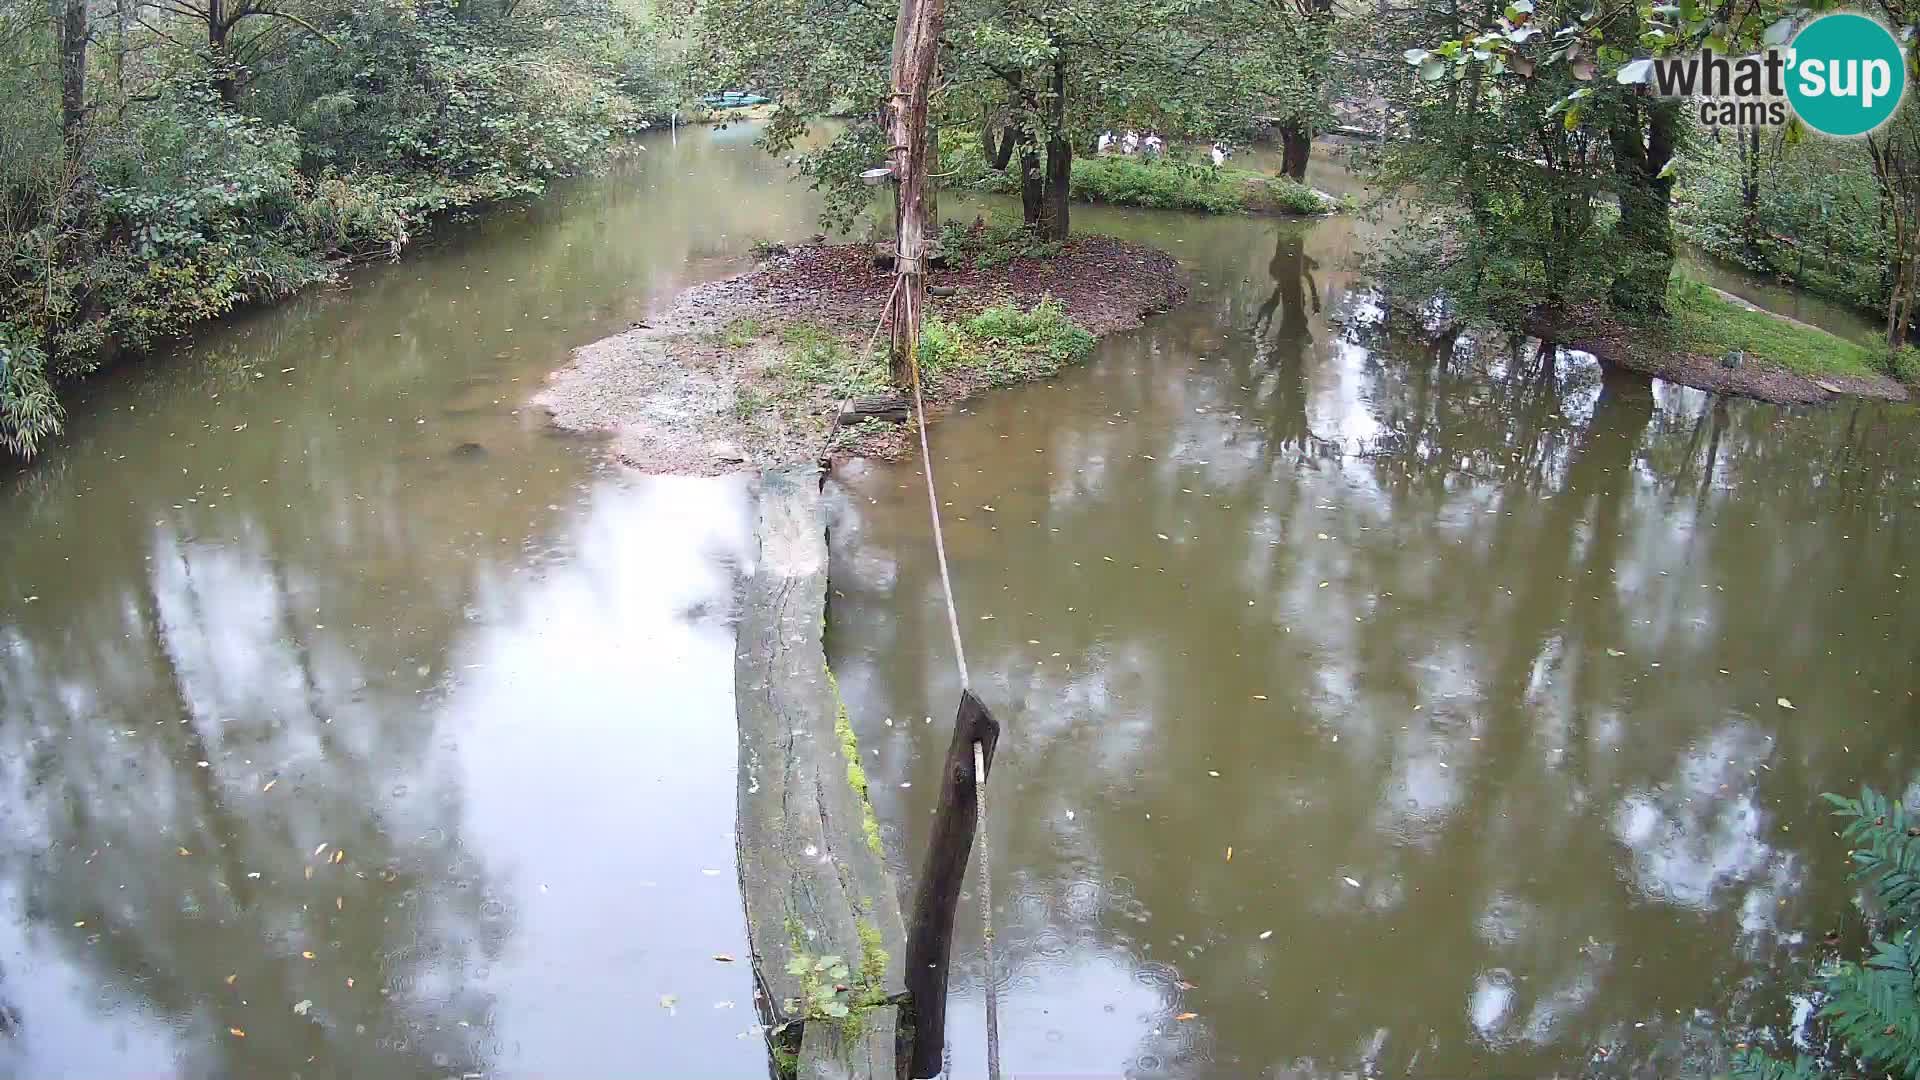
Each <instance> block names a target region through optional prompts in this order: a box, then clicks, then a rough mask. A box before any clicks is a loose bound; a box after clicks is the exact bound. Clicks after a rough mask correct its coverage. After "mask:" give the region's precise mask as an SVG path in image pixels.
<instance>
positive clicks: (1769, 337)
mask: <svg viewBox="0 0 1920 1080" xmlns="http://www.w3.org/2000/svg"><path fill="white" fill-rule="evenodd" d="M1667 306H1668V310H1669V311H1670V312H1671V313H1672V324H1671V328H1670V333H1671V335H1672V339H1673V346H1674V347H1675V348H1677V349H1680V350H1683V351H1686V352H1695V353H1704V354H1707V355H1710V356H1715V357H1720V356H1725V355H1726V354H1727V353H1729V352H1738V353H1741V354H1743V356H1745V357H1755V358H1758V359H1761V360H1767V361H1771V362H1773V363H1775V364H1778V365H1780V366H1781V367H1784V368H1786V369H1787V370H1789V371H1792V372H1795V373H1797V374H1800V375H1805V376H1807V377H1809V378H1825V377H1828V376H1833V375H1843V376H1871V375H1874V374H1898V373H1897V372H1894V371H1892V370H1891V368H1892V364H1891V362H1890V361H1889V360H1888V359H1887V357H1886V354H1885V353H1884V352H1883V351H1882V350H1878V349H1873V348H1869V347H1868V346H1865V345H1860V344H1858V343H1856V342H1852V341H1848V340H1846V339H1845V338H1840V337H1835V336H1834V335H1832V334H1829V333H1827V332H1826V331H1825V330H1821V329H1820V328H1818V327H1814V326H1809V325H1807V324H1805V323H1800V322H1794V321H1792V320H1789V319H1784V318H1781V317H1780V316H1778V315H1775V314H1773V313H1771V312H1767V311H1754V310H1752V309H1750V308H1747V307H1743V306H1742V305H1740V304H1737V303H1734V302H1733V301H1731V300H1728V299H1727V298H1726V297H1724V296H1721V295H1720V294H1719V293H1717V292H1715V291H1714V290H1713V289H1711V288H1709V287H1708V286H1707V285H1705V284H1703V283H1701V282H1699V281H1695V280H1692V279H1690V278H1686V277H1683V276H1682V275H1680V274H1677V273H1676V274H1675V275H1674V276H1673V282H1672V284H1671V285H1670V286H1669V287H1668V289H1667ZM1916 374H1920V373H1916ZM1908 379H1909V381H1911V376H1908Z"/></svg>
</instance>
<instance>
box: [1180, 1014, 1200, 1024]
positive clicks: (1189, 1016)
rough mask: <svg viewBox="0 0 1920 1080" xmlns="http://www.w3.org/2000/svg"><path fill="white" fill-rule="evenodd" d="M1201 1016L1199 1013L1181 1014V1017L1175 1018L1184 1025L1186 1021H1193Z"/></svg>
mask: <svg viewBox="0 0 1920 1080" xmlns="http://www.w3.org/2000/svg"><path fill="white" fill-rule="evenodd" d="M1199 1015H1200V1014H1199V1013H1181V1014H1180V1015H1179V1016H1176V1017H1174V1019H1175V1020H1179V1021H1181V1022H1183V1023H1184V1022H1185V1021H1188V1020H1191V1019H1193V1018H1194V1017H1196V1016H1199Z"/></svg>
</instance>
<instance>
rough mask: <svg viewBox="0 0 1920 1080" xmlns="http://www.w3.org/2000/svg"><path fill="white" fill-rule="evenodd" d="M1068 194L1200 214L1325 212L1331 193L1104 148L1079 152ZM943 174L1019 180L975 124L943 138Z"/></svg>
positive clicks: (952, 178) (952, 182)
mask: <svg viewBox="0 0 1920 1080" xmlns="http://www.w3.org/2000/svg"><path fill="white" fill-rule="evenodd" d="M1072 170H1073V171H1072V173H1071V175H1070V176H1069V178H1068V186H1067V192H1068V196H1069V197H1070V198H1072V199H1073V200H1075V201H1077V202H1093V203H1107V204H1110V205H1113V206H1140V207H1146V208H1148V209H1151V210H1190V211H1194V212H1197V213H1202V214H1255V213H1278V214H1302V215H1306V214H1324V213H1327V212H1329V211H1331V210H1334V209H1335V208H1336V204H1334V203H1333V202H1332V201H1331V200H1329V199H1327V198H1326V197H1324V196H1322V195H1321V194H1320V193H1319V192H1316V191H1314V190H1313V189H1312V188H1310V187H1308V186H1307V185H1305V184H1303V183H1301V182H1300V181H1298V180H1295V179H1293V178H1292V177H1290V176H1271V175H1268V174H1266V173H1262V172H1255V171H1253V170H1251V169H1232V168H1226V167H1224V166H1217V165H1213V164H1211V163H1200V162H1196V161H1191V160H1182V159H1178V158H1159V159H1154V160H1145V159H1140V158H1135V157H1131V156H1121V155H1106V156H1095V157H1083V158H1076V159H1074V162H1073V165H1072ZM940 174H941V177H942V182H943V183H944V184H945V185H946V186H948V187H953V188H959V189H963V190H972V191H984V192H989V193H992V194H996V195H1019V194H1020V180H1019V178H1018V177H1016V176H1013V175H1011V174H1009V173H1008V172H1007V171H1005V170H1003V169H996V168H994V167H993V166H992V164H991V163H990V162H989V161H988V160H987V158H986V155H985V153H984V152H983V151H982V150H981V148H980V146H979V136H978V135H977V134H976V133H972V132H952V133H947V134H944V135H943V136H942V138H941V140H940Z"/></svg>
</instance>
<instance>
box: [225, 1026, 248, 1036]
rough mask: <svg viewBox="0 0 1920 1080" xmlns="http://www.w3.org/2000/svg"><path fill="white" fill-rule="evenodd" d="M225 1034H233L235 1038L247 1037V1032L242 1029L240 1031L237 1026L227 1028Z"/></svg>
mask: <svg viewBox="0 0 1920 1080" xmlns="http://www.w3.org/2000/svg"><path fill="white" fill-rule="evenodd" d="M227 1034H229V1035H231V1036H233V1037H234V1038H236V1039H244V1038H246V1037H247V1033H246V1032H244V1031H241V1030H240V1029H239V1028H228V1029H227Z"/></svg>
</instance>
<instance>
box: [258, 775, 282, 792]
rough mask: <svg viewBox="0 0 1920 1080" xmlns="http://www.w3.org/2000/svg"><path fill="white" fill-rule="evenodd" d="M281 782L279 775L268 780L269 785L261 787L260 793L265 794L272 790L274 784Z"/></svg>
mask: <svg viewBox="0 0 1920 1080" xmlns="http://www.w3.org/2000/svg"><path fill="white" fill-rule="evenodd" d="M279 782H280V779H279V778H278V777H275V778H274V779H272V780H269V781H267V786H265V787H263V788H261V789H260V794H262V795H265V794H266V793H267V792H269V791H272V790H273V785H275V784H277V783H279Z"/></svg>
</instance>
